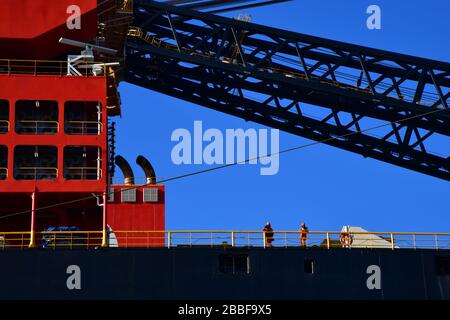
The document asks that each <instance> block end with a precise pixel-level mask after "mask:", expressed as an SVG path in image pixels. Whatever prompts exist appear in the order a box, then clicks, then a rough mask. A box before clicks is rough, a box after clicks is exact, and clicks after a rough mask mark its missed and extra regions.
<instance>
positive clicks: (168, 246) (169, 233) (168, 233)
mask: <svg viewBox="0 0 450 320" xmlns="http://www.w3.org/2000/svg"><path fill="white" fill-rule="evenodd" d="M171 237H172V233H171V232H170V231H168V232H167V248H170V242H171Z"/></svg>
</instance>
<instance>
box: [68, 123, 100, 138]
mask: <svg viewBox="0 0 450 320" xmlns="http://www.w3.org/2000/svg"><path fill="white" fill-rule="evenodd" d="M65 130H66V131H71V130H72V131H75V132H66V133H68V134H73V135H76V134H81V135H85V134H100V133H101V132H103V122H101V121H81V120H76V121H75V120H73V121H65ZM90 131H92V133H91V132H90Z"/></svg>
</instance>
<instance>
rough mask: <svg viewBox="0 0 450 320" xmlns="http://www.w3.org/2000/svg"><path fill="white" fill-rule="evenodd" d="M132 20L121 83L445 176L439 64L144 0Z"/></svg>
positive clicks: (445, 77) (449, 117)
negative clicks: (127, 83)
mask: <svg viewBox="0 0 450 320" xmlns="http://www.w3.org/2000/svg"><path fill="white" fill-rule="evenodd" d="M132 24H133V28H132V30H133V32H130V33H129V37H128V42H127V47H126V52H127V60H126V68H125V71H124V74H123V78H124V80H125V81H127V82H130V83H133V84H136V85H139V86H142V87H145V88H148V89H152V90H155V91H158V92H161V93H165V94H167V95H170V96H174V97H177V98H180V99H183V100H186V101H190V102H193V103H196V104H199V105H202V106H205V107H208V108H211V109H214V110H217V111H221V112H224V113H227V114H230V115H234V116H237V117H240V118H242V119H245V120H247V121H254V122H257V123H260V124H264V125H268V126H271V127H274V128H279V129H281V130H284V131H286V132H290V133H292V134H296V135H299V136H302V137H305V138H308V139H312V140H315V141H322V142H323V143H325V144H328V145H332V146H335V147H338V148H341V149H344V150H347V151H351V152H354V153H357V154H360V155H362V156H364V157H370V158H374V159H378V160H381V161H384V162H387V163H391V164H394V165H398V166H401V167H404V168H408V169H412V170H415V171H418V172H421V173H424V174H428V175H431V176H435V177H438V178H442V179H445V180H450V158H449V150H450V141H449V136H450V110H449V104H450V102H449V98H450V64H449V63H446V62H440V61H435V60H430V59H424V58H418V57H414V56H409V55H403V54H398V53H394V52H388V51H383V50H377V49H372V48H367V47H363V46H358V45H353V44H348V43H344V42H339V41H333V40H328V39H323V38H319V37H314V36H309V35H305V34H300V33H295V32H290V31H286V30H280V29H276V28H271V27H266V26H262V25H257V24H252V23H248V22H246V21H239V20H236V19H229V18H224V17H220V16H216V15H211V14H206V13H202V12H199V11H193V10H189V9H186V8H183V7H175V6H172V5H167V4H164V3H158V2H154V1H146V0H135V1H134V19H133V22H132ZM242 35H245V36H242ZM236 52H237V53H238V58H236V59H230V57H233V55H235V54H236ZM374 126H379V129H377V131H376V132H377V134H376V135H375V134H372V132H371V131H370V132H369V131H367V129H368V128H373V127H374ZM380 132H382V133H381V135H380ZM434 149H438V151H439V153H441V154H436V153H435V150H434Z"/></svg>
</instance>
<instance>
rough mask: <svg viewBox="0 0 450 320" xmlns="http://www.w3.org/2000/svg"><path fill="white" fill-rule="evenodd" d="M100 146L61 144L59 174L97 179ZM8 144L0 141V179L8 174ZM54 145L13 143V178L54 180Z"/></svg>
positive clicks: (83, 178) (56, 150) (72, 178)
mask: <svg viewBox="0 0 450 320" xmlns="http://www.w3.org/2000/svg"><path fill="white" fill-rule="evenodd" d="M101 160H102V159H101V148H99V147H96V146H65V147H64V159H63V161H64V166H63V177H64V179H66V180H99V179H101V177H102V169H101ZM8 174H9V173H8V148H7V147H6V146H2V145H0V180H5V179H6V178H7V177H8ZM58 175H59V172H58V148H57V147H55V146H20V145H19V146H15V148H14V168H13V177H14V179H16V180H54V179H56V178H57V177H58Z"/></svg>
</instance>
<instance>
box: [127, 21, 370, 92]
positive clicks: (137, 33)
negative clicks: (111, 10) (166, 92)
mask: <svg viewBox="0 0 450 320" xmlns="http://www.w3.org/2000/svg"><path fill="white" fill-rule="evenodd" d="M127 35H128V36H130V37H136V38H139V39H141V40H143V41H145V42H147V43H149V44H150V45H153V46H155V47H157V48H164V49H169V50H174V51H178V50H179V48H178V46H176V45H173V44H171V43H168V42H165V41H163V40H161V39H158V38H156V37H155V36H150V35H149V34H147V33H146V32H145V31H144V30H142V29H141V28H139V27H135V26H130V27H129V29H128V34H127ZM180 49H181V50H182V51H184V52H185V53H188V54H189V55H192V56H199V57H203V58H207V59H211V58H214V56H213V55H211V54H209V53H203V52H202V53H200V52H195V51H191V50H190V49H189V48H186V47H181V48H180ZM221 61H222V62H223V63H227V64H230V63H233V59H232V58H228V57H224V58H223V60H221ZM257 69H258V70H259V71H263V72H276V73H279V74H282V75H284V76H285V77H288V78H292V77H296V78H300V79H304V80H307V79H308V78H307V77H306V74H305V73H300V72H296V71H291V70H282V69H279V68H274V67H268V68H262V67H258V68H257ZM309 77H310V78H312V79H315V80H316V81H320V82H321V83H325V84H328V85H333V86H338V87H341V88H343V89H351V90H355V91H360V92H364V93H367V92H370V88H369V87H367V88H359V87H357V86H354V85H350V84H345V83H342V82H337V81H333V80H330V79H326V78H321V77H318V76H315V75H309Z"/></svg>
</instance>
